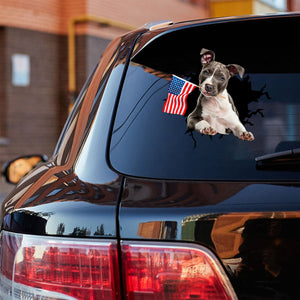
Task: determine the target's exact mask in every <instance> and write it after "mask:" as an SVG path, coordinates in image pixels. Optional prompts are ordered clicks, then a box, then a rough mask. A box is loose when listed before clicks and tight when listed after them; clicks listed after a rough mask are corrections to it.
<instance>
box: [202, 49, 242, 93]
mask: <svg viewBox="0 0 300 300" xmlns="http://www.w3.org/2000/svg"><path fill="white" fill-rule="evenodd" d="M200 55H201V63H202V70H201V72H200V75H199V86H200V87H201V93H202V94H203V95H204V96H208V97H212V96H217V95H218V94H220V93H222V92H223V91H224V90H225V89H226V88H227V84H228V80H229V79H230V78H231V77H232V76H235V75H237V74H239V75H240V77H241V78H242V77H243V75H244V71H245V70H244V68H243V67H241V66H239V65H236V64H230V65H224V64H222V63H220V62H217V61H215V53H214V52H213V51H211V50H207V49H204V48H203V49H202V50H201V52H200Z"/></svg>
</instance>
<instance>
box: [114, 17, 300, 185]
mask: <svg viewBox="0 0 300 300" xmlns="http://www.w3.org/2000/svg"><path fill="white" fill-rule="evenodd" d="M299 29H300V23H299V18H298V17H291V16H289V17H287V16H285V17H280V18H277V19H274V18H267V19H260V18H258V19H254V20H246V21H245V20H240V21H223V22H219V23H217V24H208V25H207V24H206V25H203V24H198V25H197V24H191V25H189V26H185V27H183V28H174V29H173V30H169V31H168V32H163V33H161V34H159V35H158V36H156V37H155V38H153V39H152V40H151V39H150V42H149V43H147V44H146V46H144V48H142V49H141V50H139V52H138V53H136V54H135V56H134V57H133V58H132V61H131V64H130V66H129V68H128V71H127V76H126V79H125V82H124V86H123V90H122V94H121V97H120V100H119V104H118V108H117V113H116V118H115V122H114V126H113V130H112V136H111V143H110V148H109V158H110V163H111V165H112V166H113V168H114V169H116V170H117V171H119V172H121V173H124V174H127V175H131V176H138V177H147V178H160V179H183V180H274V179H275V180H292V179H299V167H298V169H297V167H295V168H292V169H291V168H290V166H288V165H287V166H285V165H284V166H283V167H281V168H280V169H278V168H275V167H274V168H273V166H272V165H271V167H268V168H258V166H257V162H256V158H258V157H261V156H263V155H266V154H272V153H278V152H281V151H285V150H290V149H297V148H300V121H299V115H300V86H299V82H300V74H299V70H300V59H299V57H300V56H299V53H300V43H299V37H300V33H299ZM149 34H150V33H149ZM145 38H147V37H145ZM203 48H205V49H209V50H212V51H214V53H215V55H216V58H215V60H216V61H218V62H221V63H223V64H225V65H228V64H238V65H240V66H242V67H244V69H245V74H244V76H243V78H241V77H239V76H235V77H232V78H231V79H230V80H229V83H228V87H227V91H228V93H229V94H230V95H231V96H232V98H233V101H234V104H235V107H236V109H237V111H238V114H239V119H240V121H241V123H242V124H243V125H244V126H245V128H246V129H247V131H250V132H252V133H253V135H254V137H255V139H254V140H253V141H244V140H241V139H239V138H237V137H236V136H234V135H233V134H232V133H230V134H220V133H217V134H216V135H205V134H202V133H200V132H198V131H195V130H189V129H188V128H187V117H188V115H189V114H190V113H191V112H192V111H193V110H194V109H195V106H196V102H197V99H198V97H199V94H200V92H199V88H198V87H196V88H195V89H194V90H193V91H192V92H191V93H190V94H189V95H188V97H187V100H186V103H187V108H186V112H185V113H184V114H183V115H179V114H173V113H166V112H164V111H163V109H164V105H165V102H166V99H167V96H168V92H169V86H170V82H171V78H172V76H173V75H176V76H178V77H179V78H182V79H184V80H186V81H188V82H191V83H193V84H195V85H198V76H199V73H200V71H201V68H202V64H201V62H200V51H201V49H203ZM296 164H297V162H296V161H295V164H294V166H295V165H296ZM298 164H299V161H298ZM298 166H299V165H298Z"/></svg>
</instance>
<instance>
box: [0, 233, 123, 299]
mask: <svg viewBox="0 0 300 300" xmlns="http://www.w3.org/2000/svg"><path fill="white" fill-rule="evenodd" d="M6 260H7V262H6ZM12 261H13V262H12ZM0 264H1V265H0V271H1V273H0V298H1V297H3V299H7V298H8V297H9V296H11V297H12V298H13V299H86V300H92V299H95V300H96V299H97V300H98V299H99V300H101V299H103V300H104V299H105V300H106V299H107V300H117V299H120V292H119V291H120V288H119V285H118V284H119V280H118V279H117V278H116V276H118V272H119V270H118V258H117V247H116V243H115V242H114V241H109V240H106V241H101V242H99V241H97V242H96V241H93V240H85V239H78V240H74V239H68V238H51V237H47V238H46V239H45V238H44V237H39V236H30V235H21V234H13V233H8V232H2V233H1V260H0ZM1 299H2V298H1Z"/></svg>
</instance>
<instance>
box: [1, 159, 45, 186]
mask: <svg viewBox="0 0 300 300" xmlns="http://www.w3.org/2000/svg"><path fill="white" fill-rule="evenodd" d="M46 161H48V157H47V156H46V155H30V156H21V157H18V158H16V159H14V160H12V161H9V162H7V163H5V164H4V166H3V171H2V174H3V176H4V177H5V179H6V181H7V182H8V183H12V184H17V183H18V182H19V181H20V179H21V178H22V177H23V176H25V175H26V174H27V173H28V172H29V171H31V170H32V169H33V168H34V167H35V166H36V165H38V164H39V163H41V162H46Z"/></svg>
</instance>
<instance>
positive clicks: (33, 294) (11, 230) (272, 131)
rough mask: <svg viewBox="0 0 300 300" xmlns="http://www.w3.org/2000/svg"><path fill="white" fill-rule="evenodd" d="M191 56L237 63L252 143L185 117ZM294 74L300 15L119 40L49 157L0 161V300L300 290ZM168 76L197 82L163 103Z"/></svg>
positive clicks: (161, 28) (298, 92) (195, 65)
mask: <svg viewBox="0 0 300 300" xmlns="http://www.w3.org/2000/svg"><path fill="white" fill-rule="evenodd" d="M203 49H204V50H203ZM201 51H202V53H206V54H205V55H207V53H208V54H209V55H208V56H207V57H208V58H212V57H213V56H214V55H215V60H216V61H218V62H222V64H224V65H225V66H229V64H235V65H239V66H242V67H243V68H244V70H245V72H240V75H241V76H239V75H236V76H233V77H232V78H231V79H230V80H229V83H228V87H227V91H228V93H229V94H230V95H231V96H232V98H233V101H234V105H235V108H236V110H235V111H237V112H238V116H239V120H240V122H241V123H242V124H243V126H244V127H245V128H246V129H247V131H249V132H251V133H252V134H253V137H254V140H252V137H251V136H250V137H251V138H248V140H247V139H246V138H243V137H241V136H235V135H234V134H233V133H232V132H231V131H229V130H228V131H227V130H226V132H224V133H223V134H221V133H216V132H214V131H212V130H208V131H207V130H200V131H199V130H198V131H197V130H193V129H191V128H189V127H188V126H187V118H188V116H189V115H190V114H191V112H193V110H194V109H195V107H196V103H197V101H198V100H197V99H200V94H201V93H204V94H206V95H208V93H209V92H210V91H208V88H207V91H202V90H201V88H202V87H200V86H199V74H200V72H202V71H201V70H202V68H203V67H206V66H207V65H206V64H207V63H209V62H208V61H205V60H202V63H201V56H200V52H201ZM203 51H204V52H203ZM207 57H206V58H207ZM226 68H227V69H228V67H226ZM228 70H229V69H228ZM240 70H241V69H240ZM214 72H215V73H214V74H209V73H208V71H207V72H206V71H205V74H206V78H208V79H207V82H212V81H213V78H214V77H213V76H219V77H218V80H219V82H224V80H225V79H226V78H225V77H224V76H223V75H222V74H221V73H220V70H217V71H216V70H214ZM299 72H300V14H280V15H268V16H249V17H240V18H224V19H214V20H211V19H208V20H198V21H189V22H181V23H176V24H173V23H172V22H167V23H161V24H160V23H156V24H150V25H149V26H146V27H143V28H140V29H139V30H137V31H134V32H131V33H128V34H127V35H125V36H122V37H120V38H118V39H116V40H114V41H113V42H112V43H111V44H110V46H109V47H108V48H107V50H106V51H105V53H104V55H103V57H102V59H101V60H100V62H99V64H98V65H97V66H96V68H95V70H94V71H93V73H92V74H91V76H90V77H89V79H88V80H87V82H86V84H85V86H84V87H83V89H82V92H81V93H80V95H79V96H78V99H77V101H76V103H75V105H74V108H73V110H72V113H71V114H70V116H69V118H68V120H67V122H66V125H65V127H64V129H63V132H62V134H61V137H60V139H59V141H58V143H57V146H56V149H55V151H54V153H53V156H52V157H51V158H50V159H49V160H47V161H46V162H43V163H39V164H38V166H37V167H36V168H34V169H33V170H31V171H30V172H29V173H28V174H27V175H26V176H25V177H23V178H22V179H21V180H20V181H19V179H18V178H16V176H17V175H18V174H19V173H20V172H21V170H20V168H19V169H18V167H17V166H16V165H18V164H19V162H20V160H21V161H22V164H21V165H24V164H25V165H26V164H27V163H28V164H31V165H35V164H36V162H37V161H38V160H45V159H43V158H42V157H39V156H35V157H34V156H33V157H22V158H18V159H16V160H14V161H12V162H10V163H8V164H7V165H6V167H5V170H4V173H5V175H6V177H7V178H8V180H10V181H14V182H18V181H19V182H18V184H17V186H16V188H15V189H14V190H13V192H12V193H10V195H9V196H8V197H7V198H6V200H5V201H4V203H3V205H2V211H1V214H2V216H1V250H0V253H1V255H0V299H130V300H132V299H139V300H156V299H175V300H177V299H178V300H180V299H184V300H192V299H193V300H196V299H300V284H299V283H300V259H299V258H300V243H299V242H300V173H299V171H300V151H299V149H300V118H299V115H300V73H299ZM219 73H220V74H219ZM242 73H244V74H242ZM201 74H202V73H201ZM218 74H219V75H218ZM201 76H202V75H201ZM201 76H200V77H201ZM174 78H177V80H179V83H178V82H177V83H176V84H177V85H180V82H181V83H184V84H185V83H189V84H192V86H193V87H195V88H193V89H192V91H190V92H189V93H187V95H186V97H185V98H184V101H185V105H186V107H185V109H184V110H183V111H182V112H181V113H178V111H173V112H171V111H166V109H165V104H166V101H168V99H169V97H170V94H172V93H173V92H172V87H171V86H172V84H173V83H172V82H173V79H174ZM178 78H179V79H178ZM209 78H210V79H209ZM209 80H210V81H209ZM200 85H201V82H200ZM177 89H178V86H177ZM178 95H182V93H181V92H179V94H178ZM178 99H179V98H176V99H175V102H176V101H177V100H178ZM212 99H214V100H216V99H217V97H214V98H212ZM179 100H180V99H179ZM179 100H178V101H179ZM219 100H220V99H219ZM220 101H221V100H220ZM224 101H228V99H227V98H226V99H224ZM223 103H225V102H223ZM226 103H227V102H226ZM214 105H215V106H218V105H219V104H218V103H217V102H216V101H215V104H214ZM220 105H223V104H220ZM211 107H213V105H211ZM228 109H229V108H228ZM203 110H204V109H203ZM225 127H226V126H225ZM19 165H20V164H19ZM25 169H28V168H25Z"/></svg>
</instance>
